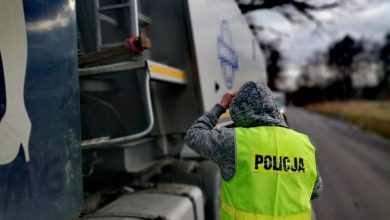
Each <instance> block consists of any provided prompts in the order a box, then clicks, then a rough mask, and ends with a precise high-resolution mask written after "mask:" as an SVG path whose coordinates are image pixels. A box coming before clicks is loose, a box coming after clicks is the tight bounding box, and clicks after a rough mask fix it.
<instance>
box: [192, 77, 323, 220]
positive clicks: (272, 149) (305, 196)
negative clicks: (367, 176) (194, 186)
mask: <svg viewBox="0 0 390 220" xmlns="http://www.w3.org/2000/svg"><path fill="white" fill-rule="evenodd" d="M227 109H230V115H231V118H232V120H233V122H234V125H235V128H220V129H214V126H215V125H216V123H217V120H218V118H219V117H220V116H221V115H222V114H223V113H224V112H225V111H226V110H227ZM185 141H186V143H187V145H188V146H190V147H191V148H192V149H193V150H194V151H196V152H197V153H199V154H200V155H201V156H204V157H206V158H209V159H211V160H213V161H214V162H216V163H217V164H218V166H219V167H220V170H221V175H222V179H223V180H222V183H221V211H220V216H221V219H222V220H227V219H229V220H230V219H237V220H255V219H256V220H257V219H267V220H268V219H272V220H279V219H280V220H282V219H283V220H298V219H299V220H301V219H310V217H311V204H310V200H311V199H314V198H317V197H318V196H319V194H320V192H321V191H322V181H321V178H320V175H319V173H318V169H317V165H316V159H315V148H314V147H313V145H312V144H311V143H310V140H309V139H308V137H307V136H306V135H304V134H300V133H298V132H295V131H294V130H292V129H290V128H288V126H287V125H286V122H285V121H284V119H283V116H282V115H281V114H280V113H279V111H278V109H277V106H276V104H275V101H274V99H273V97H272V93H271V91H270V90H269V89H268V87H267V86H266V85H265V84H263V83H254V82H247V83H245V84H244V85H243V86H242V87H241V88H240V89H239V90H238V92H237V93H226V94H225V95H224V96H223V97H222V100H221V102H220V103H219V104H216V105H215V106H214V108H213V109H212V110H211V111H209V112H206V113H205V114H204V115H203V116H201V117H200V118H199V119H198V120H196V121H195V123H194V124H193V125H192V126H191V128H190V129H189V130H188V131H187V133H186V136H185Z"/></svg>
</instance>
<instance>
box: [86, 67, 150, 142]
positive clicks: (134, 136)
mask: <svg viewBox="0 0 390 220" xmlns="http://www.w3.org/2000/svg"><path fill="white" fill-rule="evenodd" d="M145 74H146V75H145V90H146V91H145V93H146V94H145V95H146V108H147V111H148V121H149V125H148V126H147V127H146V129H145V130H143V131H141V132H139V133H136V134H132V135H129V136H124V137H120V138H114V139H101V138H98V139H97V140H99V141H94V139H92V140H86V141H83V142H82V143H81V146H82V149H83V150H85V149H96V148H110V147H115V145H116V146H117V144H121V143H125V142H128V141H132V140H135V139H138V138H142V137H144V136H146V135H147V134H149V133H150V131H152V129H153V126H154V114H153V105H152V96H151V93H150V73H149V70H146V71H145Z"/></svg>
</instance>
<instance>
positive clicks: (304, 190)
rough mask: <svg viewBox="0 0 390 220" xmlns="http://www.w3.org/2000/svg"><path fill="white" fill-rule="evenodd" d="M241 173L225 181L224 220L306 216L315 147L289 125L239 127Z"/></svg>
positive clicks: (299, 219)
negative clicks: (287, 126) (284, 126)
mask: <svg viewBox="0 0 390 220" xmlns="http://www.w3.org/2000/svg"><path fill="white" fill-rule="evenodd" d="M235 133H236V157H237V158H236V171H235V174H234V176H233V177H232V179H230V180H229V181H224V180H223V181H222V184H221V192H222V193H221V194H222V195H221V197H222V198H221V212H220V215H221V220H233V219H234V220H306V219H308V220H309V219H310V216H311V204H310V197H311V194H312V191H313V187H314V184H315V181H316V178H317V167H316V159H315V148H314V147H313V145H312V144H311V143H310V141H309V139H308V137H307V136H306V135H303V134H300V133H298V132H295V131H293V130H291V129H288V128H283V127H277V126H261V127H254V128H236V129H235Z"/></svg>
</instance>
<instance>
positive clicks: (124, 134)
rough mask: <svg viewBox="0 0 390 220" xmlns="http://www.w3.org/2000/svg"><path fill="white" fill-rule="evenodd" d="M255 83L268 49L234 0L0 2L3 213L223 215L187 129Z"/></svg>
mask: <svg viewBox="0 0 390 220" xmlns="http://www.w3.org/2000/svg"><path fill="white" fill-rule="evenodd" d="M246 81H264V82H266V73H265V65H264V57H263V55H262V52H261V50H260V49H259V47H258V43H257V40H256V39H255V37H254V36H253V34H252V32H251V30H250V29H249V27H248V24H247V22H246V19H245V18H244V16H243V15H242V14H241V12H240V10H239V8H238V7H237V5H236V3H235V1H233V0H214V1H210V0H208V1H207V0H164V1H158V0H142V1H137V0H50V1H49V0H24V1H23V0H12V1H11V0H0V220H11V219H18V220H22V219H44V220H45V219H48V220H52V219H91V220H108V219H115V220H118V219H171V220H179V219H182V220H192V219H194V220H203V219H210V220H213V219H218V216H219V182H220V174H219V171H218V167H217V166H216V165H215V164H214V163H212V162H210V161H207V160H206V159H204V158H201V157H199V156H198V155H196V154H194V153H193V152H191V151H190V150H188V147H186V145H185V143H184V140H183V138H184V135H185V132H186V130H187V129H188V128H189V127H190V126H191V124H192V123H193V122H194V121H195V120H196V119H197V118H198V117H199V116H200V115H202V114H203V113H204V112H205V111H207V110H209V109H211V108H212V107H213V105H215V104H216V103H217V102H218V101H219V99H220V98H221V97H222V95H223V94H224V93H225V92H227V91H234V90H237V89H238V88H239V87H240V85H242V84H243V83H244V82H246ZM217 126H232V122H231V119H230V118H229V114H228V112H227V113H225V114H224V115H222V116H221V118H220V121H219V123H218V125H217ZM186 149H187V150H186Z"/></svg>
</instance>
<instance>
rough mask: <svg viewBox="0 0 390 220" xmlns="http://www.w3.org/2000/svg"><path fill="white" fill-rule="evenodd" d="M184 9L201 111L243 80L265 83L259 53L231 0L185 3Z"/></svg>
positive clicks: (262, 61) (261, 58) (262, 59)
mask: <svg viewBox="0 0 390 220" xmlns="http://www.w3.org/2000/svg"><path fill="white" fill-rule="evenodd" d="M188 7H189V13H190V20H191V26H192V33H193V39H194V45H195V53H196V59H197V65H198V66H197V68H198V71H199V81H200V88H201V95H202V101H203V106H204V110H205V111H207V110H209V109H211V108H212V107H213V106H214V105H215V103H217V102H219V101H220V99H221V97H222V95H223V94H224V93H225V92H228V91H235V90H237V89H238V88H239V87H240V86H241V85H242V84H243V83H245V82H247V81H264V82H265V81H266V70H265V63H264V57H263V54H262V52H261V50H260V49H259V47H258V44H257V42H256V40H255V38H254V36H253V34H252V32H251V31H250V29H249V27H248V23H247V21H246V19H245V18H244V17H243V15H242V14H241V12H240V10H239V8H238V7H237V4H236V3H235V2H234V1H233V0H214V1H207V0H196V1H188ZM217 87H219V89H217Z"/></svg>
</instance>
